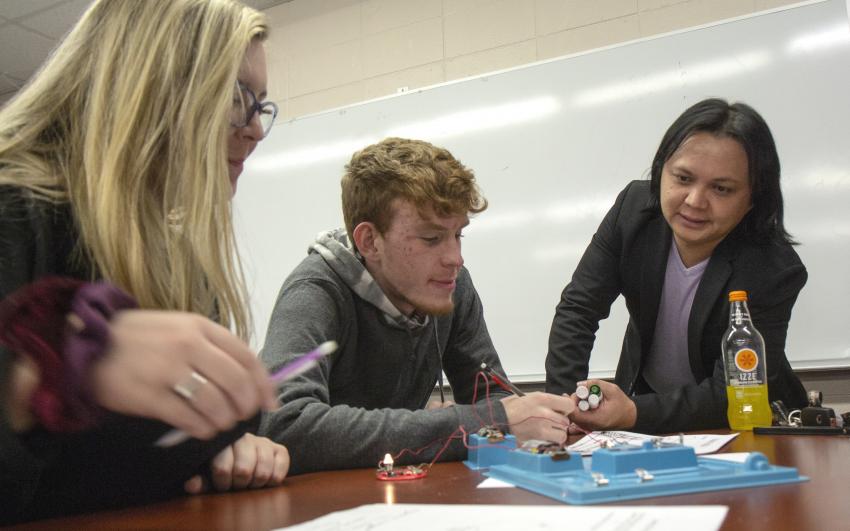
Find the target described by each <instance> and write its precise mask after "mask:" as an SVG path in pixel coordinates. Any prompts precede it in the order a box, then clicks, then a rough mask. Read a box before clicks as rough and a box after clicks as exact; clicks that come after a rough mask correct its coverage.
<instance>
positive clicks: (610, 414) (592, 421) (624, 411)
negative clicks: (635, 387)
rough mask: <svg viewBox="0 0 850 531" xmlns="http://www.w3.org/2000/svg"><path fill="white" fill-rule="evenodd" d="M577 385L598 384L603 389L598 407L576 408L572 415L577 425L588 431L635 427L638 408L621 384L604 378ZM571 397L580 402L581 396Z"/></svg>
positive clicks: (588, 385)
mask: <svg viewBox="0 0 850 531" xmlns="http://www.w3.org/2000/svg"><path fill="white" fill-rule="evenodd" d="M577 385H584V386H585V387H590V386H591V385H598V386H599V388H600V389H602V401H601V402H599V407H597V408H596V409H589V410H587V411H580V410H579V409H578V408H576V409H575V411H574V412H573V414H572V417H571V418H572V420H573V422H574V423H575V424H576V426H579V427H581V428H582V429H584V430H587V431H593V430H627V429H629V428H632V427H634V425H635V422H636V421H637V408H636V407H635V403H634V402H633V401H632V399H631V398H629V397H628V396H626V394H625V393H624V392H623V390H622V389H620V388H619V386H617V385H616V384H613V383H610V382H606V381H604V380H587V381H585V382H578V384H577ZM571 398H572V399H573V400H574V401H575V403H576V404H578V401H579V398H578V397H577V396H576V395H575V394H573V395H572V396H571ZM573 431H575V430H573Z"/></svg>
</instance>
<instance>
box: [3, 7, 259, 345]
mask: <svg viewBox="0 0 850 531" xmlns="http://www.w3.org/2000/svg"><path fill="white" fill-rule="evenodd" d="M267 30H268V26H267V23H266V19H265V17H264V16H263V15H262V14H261V13H259V12H257V11H255V10H253V9H250V8H248V7H245V6H242V5H241V4H238V3H236V2H233V1H230V0H144V1H140V0H98V1H96V2H94V4H93V5H92V6H91V7H90V8H89V9H88V10H87V11H86V13H85V14H84V15H83V16H82V18H81V19H80V21H79V22H78V23H77V24H76V26H75V27H74V28H73V29H72V30H71V32H70V33H69V34H68V36H67V37H66V38H65V39H64V41H63V42H62V43H61V45H60V46H59V47H58V48H57V49H56V50H55V51H54V53H53V54H52V56H51V57H50V58H49V59H48V61H47V62H46V63H45V64H44V65H43V66H42V68H41V70H40V71H39V72H38V73H37V74H36V75H35V76H34V77H33V79H32V80H31V82H30V83H29V84H28V86H26V87H25V88H24V89H22V90H21V91H20V93H19V94H18V95H17V96H16V97H15V98H14V99H13V100H12V101H11V102H9V104H8V105H7V106H6V107H5V108H4V109H3V110H2V111H0V185H13V186H17V187H20V188H22V189H25V190H27V191H28V192H29V194H30V195H32V196H34V197H35V198H37V199H41V200H49V201H52V202H57V203H63V202H67V203H69V204H70V208H71V210H72V213H73V217H74V219H75V222H76V223H77V229H78V231H79V235H80V238H81V245H80V246H79V248H78V251H79V252H80V253H82V256H84V257H85V258H86V259H87V260H89V262H90V263H91V264H92V265H93V266H94V267H95V269H96V273H97V274H99V275H101V276H102V277H103V278H105V279H107V280H109V281H111V282H113V283H115V284H117V285H119V286H121V287H122V288H124V289H125V290H127V291H128V292H129V293H131V294H133V295H134V296H135V297H136V299H137V300H138V301H139V303H140V305H141V306H142V307H143V308H158V309H171V310H183V311H192V312H197V313H200V314H204V315H207V316H211V317H214V318H215V319H217V320H218V322H220V323H221V324H223V325H224V326H227V327H230V328H232V329H234V330H235V331H236V332H237V333H238V334H239V335H241V336H242V337H243V338H246V339H247V337H248V335H249V330H250V328H251V326H250V317H249V312H248V306H247V296H246V290H245V282H244V276H243V273H242V267H241V263H240V261H239V258H238V255H237V252H236V246H235V237H234V233H233V226H232V219H231V210H230V208H231V207H230V196H231V194H232V190H231V184H230V180H229V177H228V169H227V162H226V153H227V147H226V146H227V140H226V138H227V137H226V135H227V134H228V130H229V123H228V118H227V117H228V110H229V109H230V107H231V101H232V97H233V87H234V84H235V81H236V77H237V73H238V70H239V66H240V64H241V63H242V61H243V58H244V57H245V52H246V50H247V48H248V46H249V45H250V44H251V42H252V41H253V40H255V39H258V40H263V39H265V36H266V33H267Z"/></svg>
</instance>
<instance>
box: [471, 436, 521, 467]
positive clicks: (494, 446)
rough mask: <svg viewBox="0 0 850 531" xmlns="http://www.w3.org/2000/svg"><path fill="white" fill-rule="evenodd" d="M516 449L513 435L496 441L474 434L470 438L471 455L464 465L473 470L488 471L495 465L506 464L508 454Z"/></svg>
mask: <svg viewBox="0 0 850 531" xmlns="http://www.w3.org/2000/svg"><path fill="white" fill-rule="evenodd" d="M515 448H516V437H514V436H513V435H505V436H504V437H503V438H502V440H495V439H488V438H487V437H482V436H481V435H477V434H472V435H470V436H469V455H468V457H467V459H466V461H464V462H463V464H464V465H466V466H468V467H469V468H471V469H472V470H486V469H488V468H490V467H491V466H493V465H501V464H504V463H506V462H507V460H508V453H509V452H510V451H512V450H514V449H515Z"/></svg>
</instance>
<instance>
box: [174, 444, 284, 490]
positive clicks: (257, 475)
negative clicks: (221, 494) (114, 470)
mask: <svg viewBox="0 0 850 531" xmlns="http://www.w3.org/2000/svg"><path fill="white" fill-rule="evenodd" d="M210 468H211V472H212V481H213V485H212V486H213V487H214V488H215V489H216V490H220V491H225V490H238V489H257V488H261V487H274V486H276V485H280V484H281V483H283V479H284V478H285V477H286V473H287V472H288V471H289V451H288V450H287V449H286V447H285V446H283V445H281V444H277V443H275V442H272V441H271V440H269V439H266V438H265V437H257V436H256V435H252V434H250V433H246V434H245V435H243V436H242V438H240V439H239V440H238V441H236V442H235V443H233V444H232V445H230V446H228V447H227V448H225V449H224V450H222V451H221V452H220V453H219V454H218V455H217V456H216V457H215V459H213V461H212V463H211V464H210ZM208 487H209V486H208V485H205V484H204V481H203V478H201V476H195V477H193V478H192V479H190V480H189V481H187V482H186V484H185V485H184V488H185V489H186V492H188V493H189V494H198V493H201V492H204V491H205V490H207V488H208Z"/></svg>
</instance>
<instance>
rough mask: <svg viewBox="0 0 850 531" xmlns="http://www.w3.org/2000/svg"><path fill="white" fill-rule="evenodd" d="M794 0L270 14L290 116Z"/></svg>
mask: <svg viewBox="0 0 850 531" xmlns="http://www.w3.org/2000/svg"><path fill="white" fill-rule="evenodd" d="M791 3H794V1H793V0H293V1H292V2H288V3H284V4H281V5H278V6H276V7H272V8H270V9H269V10H267V11H266V13H267V14H268V15H269V17H270V19H271V25H272V36H271V39H270V42H269V45H268V50H269V75H270V98H271V99H273V100H275V101H277V102H278V103H279V104H280V107H281V114H282V117H283V118H292V117H296V116H303V115H305V114H311V113H315V112H319V111H323V110H327V109H330V108H334V107H339V106H342V105H348V104H351V103H356V102H359V101H365V100H369V99H373V98H377V97H380V96H386V95H388V94H393V93H395V92H396V90H397V89H398V88H400V87H407V88H408V89H411V90H412V89H415V88H418V87H424V86H427V85H433V84H437V83H442V82H445V81H451V80H453V79H459V78H463V77H467V76H473V75H477V74H483V73H485V72H491V71H494V70H500V69H503V68H509V67H514V66H518V65H522V64H526V63H531V62H534V61H539V60H543V59H549V58H552V57H557V56H560V55H565V54H570V53H575V52H579V51H582V50H587V49H591V48H597V47H600V46H605V45H609V44H614V43H618V42H623V41H628V40H632V39H637V38H640V37H646V36H650V35H656V34H659V33H664V32H668V31H673V30H677V29H681V28H686V27H690V26H695V25H699V24H704V23H707V22H712V21H715V20H721V19H724V18H729V17H735V16H739V15H744V14H747V13H751V12H754V11H761V10H764V9H770V8H773V7H777V6H782V5H786V4H791Z"/></svg>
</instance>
